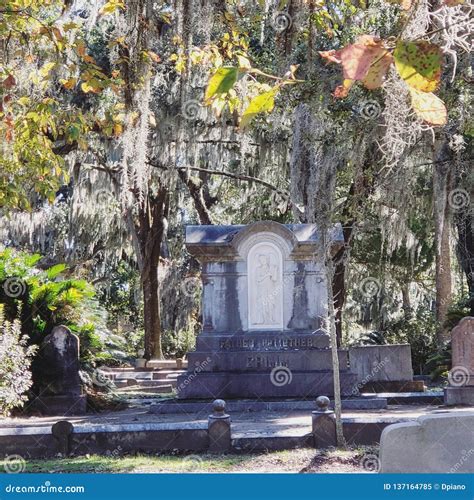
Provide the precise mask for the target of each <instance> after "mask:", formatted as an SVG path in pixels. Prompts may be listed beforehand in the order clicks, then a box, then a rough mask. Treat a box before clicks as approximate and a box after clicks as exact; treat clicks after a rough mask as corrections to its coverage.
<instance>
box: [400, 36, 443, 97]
mask: <svg viewBox="0 0 474 500" xmlns="http://www.w3.org/2000/svg"><path fill="white" fill-rule="evenodd" d="M393 57H394V59H395V67H396V68H397V71H398V74H399V75H400V76H401V77H402V78H403V79H404V80H405V81H406V82H407V83H408V85H410V86H411V87H413V88H415V89H417V90H421V91H422V92H433V91H434V90H436V88H437V87H438V84H439V81H440V79H441V50H440V48H439V47H438V46H437V45H434V44H432V43H429V42H425V41H419V42H398V44H397V46H396V48H395V51H394V53H393Z"/></svg>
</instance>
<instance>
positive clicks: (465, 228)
mask: <svg viewBox="0 0 474 500" xmlns="http://www.w3.org/2000/svg"><path fill="white" fill-rule="evenodd" d="M472 200H474V198H472ZM456 226H457V230H458V238H459V239H458V255H459V262H460V264H461V267H462V269H463V271H464V273H465V274H466V280H467V287H468V290H469V303H468V306H469V308H470V310H471V311H470V315H471V316H474V211H472V210H471V207H470V205H469V204H468V205H467V207H465V208H464V209H463V210H462V211H460V212H459V213H458V214H456Z"/></svg>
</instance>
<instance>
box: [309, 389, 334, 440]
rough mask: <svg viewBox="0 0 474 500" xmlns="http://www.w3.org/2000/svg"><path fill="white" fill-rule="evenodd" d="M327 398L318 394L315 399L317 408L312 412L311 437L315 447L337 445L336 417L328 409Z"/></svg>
mask: <svg viewBox="0 0 474 500" xmlns="http://www.w3.org/2000/svg"><path fill="white" fill-rule="evenodd" d="M329 402H330V401H329V398H327V397H326V396H319V397H318V398H317V399H316V406H317V407H318V409H317V410H315V411H313V412H312V420H313V437H314V446H315V448H328V447H330V446H336V445H337V439H336V417H335V416H334V412H333V411H331V410H329Z"/></svg>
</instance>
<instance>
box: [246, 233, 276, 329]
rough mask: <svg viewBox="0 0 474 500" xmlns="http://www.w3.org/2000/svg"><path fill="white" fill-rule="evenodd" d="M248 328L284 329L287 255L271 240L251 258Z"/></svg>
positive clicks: (258, 246)
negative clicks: (284, 264)
mask: <svg viewBox="0 0 474 500" xmlns="http://www.w3.org/2000/svg"><path fill="white" fill-rule="evenodd" d="M247 290H248V328H249V330H283V256H282V253H281V250H280V249H279V248H278V246H277V245H275V244H274V243H272V242H270V241H261V242H259V243H256V244H255V245H254V246H253V247H252V248H250V251H249V253H248V255H247Z"/></svg>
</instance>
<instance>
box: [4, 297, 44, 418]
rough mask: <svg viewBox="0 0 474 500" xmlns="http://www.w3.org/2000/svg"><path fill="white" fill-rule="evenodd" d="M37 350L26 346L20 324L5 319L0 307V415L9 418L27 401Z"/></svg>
mask: <svg viewBox="0 0 474 500" xmlns="http://www.w3.org/2000/svg"><path fill="white" fill-rule="evenodd" d="M36 349H37V347H36V346H29V347H28V346H27V338H26V336H25V335H22V334H21V323H20V321H19V320H17V319H16V320H14V321H13V322H9V321H6V320H5V318H4V312H3V306H2V305H1V304H0V414H1V415H8V414H9V413H10V411H11V410H12V409H14V408H20V407H22V406H23V405H24V403H25V401H26V400H27V396H26V392H27V391H28V389H30V387H31V385H32V380H31V370H30V367H31V361H32V358H33V355H34V354H35V352H36Z"/></svg>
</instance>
